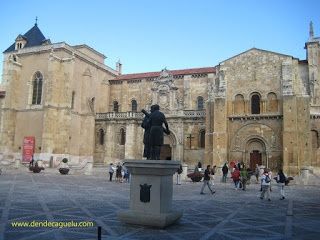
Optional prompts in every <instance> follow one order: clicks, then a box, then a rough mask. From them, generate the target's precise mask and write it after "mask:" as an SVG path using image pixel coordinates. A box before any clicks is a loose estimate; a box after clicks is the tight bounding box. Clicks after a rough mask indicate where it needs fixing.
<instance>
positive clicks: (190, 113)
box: [96, 110, 206, 120]
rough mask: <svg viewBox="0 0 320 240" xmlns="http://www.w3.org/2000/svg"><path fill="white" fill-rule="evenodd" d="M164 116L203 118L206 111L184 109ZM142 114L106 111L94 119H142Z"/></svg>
mask: <svg viewBox="0 0 320 240" xmlns="http://www.w3.org/2000/svg"><path fill="white" fill-rule="evenodd" d="M164 113H165V115H166V118H168V119H170V118H176V117H181V118H205V116H206V111H205V110H201V111H197V110H184V111H170V112H164ZM143 117H144V114H143V113H141V112H106V113H97V114H96V120H120V119H142V118H143Z"/></svg>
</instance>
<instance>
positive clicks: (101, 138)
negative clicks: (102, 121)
mask: <svg viewBox="0 0 320 240" xmlns="http://www.w3.org/2000/svg"><path fill="white" fill-rule="evenodd" d="M104 135H105V133H104V131H103V129H99V144H100V145H103V144H104Z"/></svg>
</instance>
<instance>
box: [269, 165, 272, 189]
mask: <svg viewBox="0 0 320 240" xmlns="http://www.w3.org/2000/svg"><path fill="white" fill-rule="evenodd" d="M268 173H269V177H270V179H271V180H272V171H271V170H270V169H268ZM270 192H272V188H271V184H270Z"/></svg>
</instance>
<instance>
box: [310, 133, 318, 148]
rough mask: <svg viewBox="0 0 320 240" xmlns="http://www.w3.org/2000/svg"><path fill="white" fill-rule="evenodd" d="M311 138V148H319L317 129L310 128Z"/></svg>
mask: <svg viewBox="0 0 320 240" xmlns="http://www.w3.org/2000/svg"><path fill="white" fill-rule="evenodd" d="M311 139H312V148H313V149H318V148H319V136H318V131H316V130H311Z"/></svg>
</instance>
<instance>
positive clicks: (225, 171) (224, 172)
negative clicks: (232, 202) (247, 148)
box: [222, 163, 229, 183]
mask: <svg viewBox="0 0 320 240" xmlns="http://www.w3.org/2000/svg"><path fill="white" fill-rule="evenodd" d="M228 171H229V169H228V166H227V163H225V164H224V165H223V167H222V182H224V183H226V182H227V176H228Z"/></svg>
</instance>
